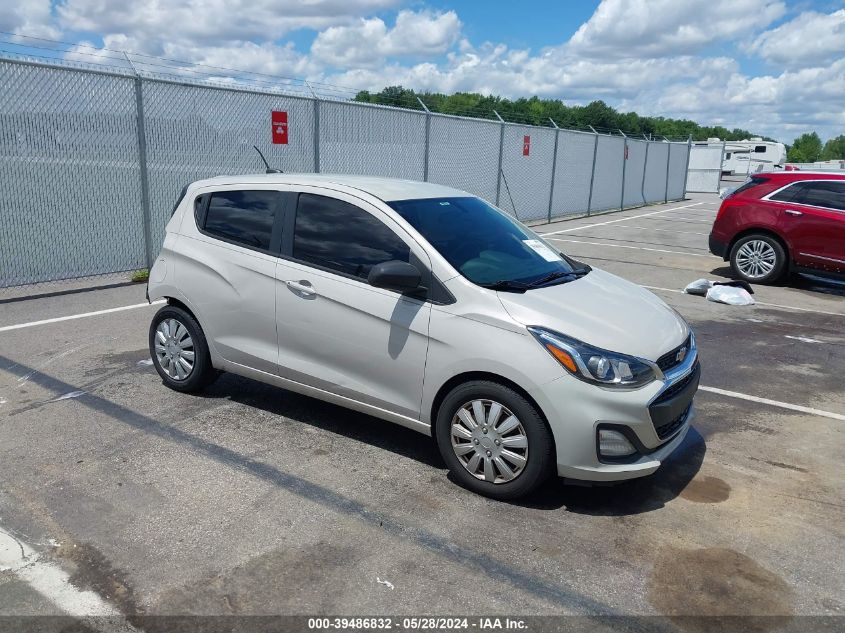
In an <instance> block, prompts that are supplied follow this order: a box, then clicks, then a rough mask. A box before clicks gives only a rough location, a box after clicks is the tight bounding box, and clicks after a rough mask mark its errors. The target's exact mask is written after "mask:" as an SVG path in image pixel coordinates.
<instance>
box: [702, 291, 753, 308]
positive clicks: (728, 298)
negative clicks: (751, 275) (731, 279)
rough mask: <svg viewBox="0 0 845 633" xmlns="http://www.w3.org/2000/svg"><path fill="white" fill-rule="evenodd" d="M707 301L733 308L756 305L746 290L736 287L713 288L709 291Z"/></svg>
mask: <svg viewBox="0 0 845 633" xmlns="http://www.w3.org/2000/svg"><path fill="white" fill-rule="evenodd" d="M707 300H708V301H715V302H716V303H727V304H728V305H732V306H750V305H754V297H752V296H751V295H750V294H748V291H747V290H746V289H745V288H737V287H735V286H713V287H712V288H710V290H708V291H707Z"/></svg>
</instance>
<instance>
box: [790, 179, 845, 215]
mask: <svg viewBox="0 0 845 633" xmlns="http://www.w3.org/2000/svg"><path fill="white" fill-rule="evenodd" d="M804 184H805V185H806V187H804V189H803V191H802V192H801V194H800V195H799V196H797V197H796V198H795V200H794V202H800V203H801V204H809V205H812V206H814V207H825V208H827V209H837V210H839V211H845V182H837V181H833V180H830V181H816V182H807V183H804Z"/></svg>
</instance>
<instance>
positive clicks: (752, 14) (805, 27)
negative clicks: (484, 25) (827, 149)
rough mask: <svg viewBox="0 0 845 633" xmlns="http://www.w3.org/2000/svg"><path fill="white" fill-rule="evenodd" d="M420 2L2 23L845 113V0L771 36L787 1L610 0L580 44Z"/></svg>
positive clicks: (824, 122) (415, 82) (192, 66)
mask: <svg viewBox="0 0 845 633" xmlns="http://www.w3.org/2000/svg"><path fill="white" fill-rule="evenodd" d="M5 2H6V3H7V4H8V2H9V0H5ZM3 3H4V0H0V4H3ZM409 3H410V0H311V1H308V2H296V3H294V2H286V3H281V2H279V1H278V0H170V1H169V2H162V1H161V0H136V2H134V3H123V4H120V3H117V2H111V1H110V0H60V3H59V4H58V6H57V7H55V8H53V9H51V5H50V2H49V0H29V1H28V2H19V3H17V4H10V5H9V8H8V9H0V28H2V30H6V31H10V32H15V31H17V32H19V33H22V34H29V35H36V36H44V37H54V38H55V39H61V38H59V37H57V34H58V31H57V29H58V28H62V29H64V30H65V31H64V32H65V36H64V39H67V41H76V39H68V38H72V37H73V32H74V31H78V32H81V33H90V34H91V35H92V36H93V35H99V36H100V37H102V39H103V42H104V44H105V47H106V48H111V49H115V50H129V51H137V52H140V53H148V54H154V55H159V56H161V57H167V58H171V59H178V60H184V62H185V63H183V64H174V65H172V68H170V69H169V70H168V69H165V68H155V67H151V66H144V64H143V63H142V62H143V61H145V60H144V58H140V56H138V57H137V58H136V61H137V63H138V65H139V67H141V68H142V69H145V70H148V71H151V72H170V73H179V74H183V75H185V76H186V77H194V78H197V79H203V78H205V79H208V78H210V76H211V78H213V79H214V80H216V81H232V77H236V78H237V77H238V74H237V73H227V72H225V71H222V70H215V69H212V68H207V67H199V66H196V65H198V64H205V65H207V66H214V67H221V68H235V69H241V70H244V71H251V72H254V73H261V74H264V75H276V76H279V77H305V78H307V79H309V80H312V81H315V82H328V83H334V84H340V85H342V86H346V87H348V90H347V91H346V92H344V93H342V94H351V93H353V92H354V91H355V90H357V89H363V88H366V89H370V90H380V89H381V88H383V87H385V86H387V85H392V84H402V85H405V86H407V87H411V88H415V89H417V90H432V91H439V92H446V93H451V92H455V91H473V92H481V93H486V94H495V95H502V96H506V97H512V98H516V97H527V96H531V95H539V96H541V97H553V98H562V99H564V100H566V101H567V102H568V103H586V102H589V101H592V100H594V99H603V100H605V101H606V102H608V103H609V104H610V105H613V106H614V107H617V108H619V109H621V110H633V111H637V112H639V113H640V114H644V115H662V116H670V117H686V118H691V119H694V120H696V121H699V122H700V123H703V124H720V125H725V126H726V127H743V128H746V129H750V130H753V131H755V132H760V133H764V134H769V135H771V136H775V137H781V138H783V139H784V140H790V139H791V138H793V137H794V136H795V135H796V134H798V133H801V132H804V131H808V130H811V129H816V130H818V132H819V133H820V134H821V135H822V136H835V135H836V134H840V133H841V131H842V129H843V126H845V107H844V106H843V101H842V95H843V94H845V60H843V57H845V50H843V49H845V33H843V28H845V27H843V21H845V15H843V14H845V10H839V11H835V12H832V13H830V14H821V13H816V12H807V13H804V14H802V15H799V16H798V17H795V18H793V19H791V20H790V21H788V22H786V23H784V24H782V25H781V26H778V27H776V28H773V29H771V30H769V31H767V32H764V33H762V34H760V33H761V31H763V30H764V29H765V28H767V27H768V26H769V25H770V24H771V23H772V22H773V21H774V20H776V19H778V18H779V17H780V16H781V15H782V14H783V12H784V3H783V2H781V1H779V0H731V1H728V0H685V1H680V0H648V1H646V0H630V1H628V2H622V0H604V1H603V2H602V3H601V5H600V6H599V8H598V9H597V10H596V12H595V13H594V14H593V16H592V17H591V18H590V19H589V20H588V21H587V22H586V23H585V24H584V25H582V26H581V28H580V29H579V30H578V32H577V33H575V34H574V35H573V36H572V38H571V39H570V40H569V41H568V42H562V43H560V44H559V45H556V46H549V47H546V48H543V49H541V50H528V49H511V48H509V47H507V46H505V45H504V44H501V43H496V42H488V43H484V44H478V43H477V42H476V43H473V42H471V41H469V40H468V39H467V38H466V36H465V35H463V34H462V24H461V21H460V18H459V15H458V14H457V13H456V12H455V11H445V12H435V11H432V10H427V9H417V10H413V11H411V10H393V11H391V12H388V13H386V14H385V13H383V12H382V9H384V8H385V7H387V8H390V7H397V6H403V5H406V4H409ZM279 4H284V6H283V7H279V6H278V5H279ZM391 15H394V16H395V19H394V18H391V17H390V16H391ZM233 16H235V17H233ZM297 28H309V29H313V30H315V31H317V33H316V36H315V38H314V41H313V43H312V45H311V49H310V50H299V49H297V47H296V46H295V45H294V44H293V43H292V42H290V41H288V40H287V39H286V37H285V36H286V34H289V33H290V32H291V31H292V30H294V29H297ZM54 34H55V35H54ZM744 41H747V42H748V44H747V45H745V44H742V42H744ZM716 44H721V45H722V46H720V47H719V49H718V50H719V51H720V52H719V53H718V54H716V55H713V56H705V55H704V54H702V52H701V51H702V50H707V51H712V50H715V49H716V48H717V47H716ZM737 48H739V50H745V51H750V52H752V54H756V55H759V56H760V57H761V58H763V59H765V60H767V61H769V62H771V63H772V64H774V65H778V66H779V68H777V67H776V68H775V69H774V70H773V71H772V72H771V73H770V74H768V75H761V76H749V75H747V74H744V73H743V72H742V70H741V68H740V64H739V63H738V62H737V61H736V60H735V59H734V58H733V57H732V55H734V54H735V53H736V52H737ZM83 53H85V54H84V55H83ZM67 57H68V58H69V59H74V60H79V61H88V62H91V61H98V60H99V61H102V62H103V63H115V61H114V59H115V54H114V53H110V52H108V51H103V50H97V49H92V48H83V47H78V48H76V49H74V50H72V51H70V52H69V53H68V55H67ZM117 57H119V54H118V55H117ZM146 61H148V62H149V63H151V64H156V63H163V64H165V63H166V62H160V61H157V60H146ZM194 71H200V72H194ZM238 80H239V81H243V79H238ZM257 81H259V82H261V86H263V87H268V86H270V85H271V84H270V83H269V82H270V81H271V80H268V79H264V78H262V77H258V78H257ZM284 83H285V82H284V81H279V82H277V85H278V86H279V87H281V86H283V85H284ZM324 89H326V90H328V89H327V88H325V87H324ZM340 94H341V93H335V96H338V95H340Z"/></svg>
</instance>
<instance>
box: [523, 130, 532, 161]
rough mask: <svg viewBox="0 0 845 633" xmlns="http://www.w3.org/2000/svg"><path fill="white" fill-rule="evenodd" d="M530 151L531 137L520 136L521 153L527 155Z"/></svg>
mask: <svg viewBox="0 0 845 633" xmlns="http://www.w3.org/2000/svg"><path fill="white" fill-rule="evenodd" d="M530 153H531V137H530V136H528V135H526V136H523V137H522V155H523V156H528V155H529V154H530Z"/></svg>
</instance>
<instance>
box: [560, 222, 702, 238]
mask: <svg viewBox="0 0 845 633" xmlns="http://www.w3.org/2000/svg"><path fill="white" fill-rule="evenodd" d="M617 226H618V227H619V228H620V229H638V230H640V231H658V232H660V233H678V234H679V235H709V233H696V232H695V231H673V230H671V229H653V228H651V227H650V226H631V225H630V224H619V225H617ZM551 239H554V238H551Z"/></svg>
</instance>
